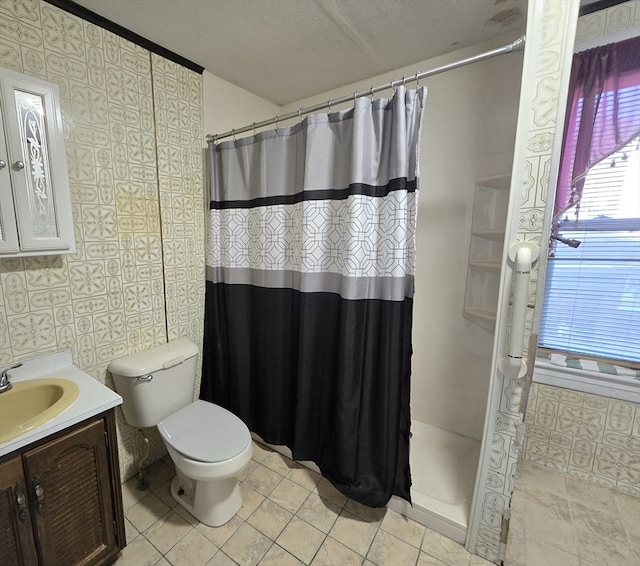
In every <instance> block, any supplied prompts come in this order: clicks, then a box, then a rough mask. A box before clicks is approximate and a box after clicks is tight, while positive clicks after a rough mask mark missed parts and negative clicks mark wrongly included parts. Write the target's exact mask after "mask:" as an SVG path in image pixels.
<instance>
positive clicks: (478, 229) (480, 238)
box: [462, 175, 511, 332]
mask: <svg viewBox="0 0 640 566" xmlns="http://www.w3.org/2000/svg"><path fill="white" fill-rule="evenodd" d="M510 183H511V179H510V176H509V175H495V176H492V177H482V178H478V179H476V187H475V196H474V200H473V218H472V223H471V242H470V244H469V263H468V269H467V288H466V292H465V298H464V308H463V311H462V314H463V316H464V317H465V318H467V319H469V320H471V321H473V322H475V323H476V324H479V325H480V326H482V327H483V328H485V329H487V330H489V331H490V332H493V330H494V329H495V323H496V312H497V309H498V289H499V287H500V269H501V267H502V248H503V246H504V236H505V226H506V221H507V207H508V205H509V186H510Z"/></svg>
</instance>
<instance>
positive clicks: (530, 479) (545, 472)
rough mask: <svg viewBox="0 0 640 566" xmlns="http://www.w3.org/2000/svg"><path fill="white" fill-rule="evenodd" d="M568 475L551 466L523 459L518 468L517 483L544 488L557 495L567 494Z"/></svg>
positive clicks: (564, 495)
mask: <svg viewBox="0 0 640 566" xmlns="http://www.w3.org/2000/svg"><path fill="white" fill-rule="evenodd" d="M567 477H568V476H567V475H566V474H563V473H561V472H558V471H556V470H552V469H551V468H546V467H545V466H540V465H538V464H534V463H533V462H529V461H526V460H525V461H521V462H519V463H518V467H517V468H516V485H517V486H518V487H519V488H520V489H522V488H523V487H524V486H528V487H532V488H535V489H543V490H544V491H548V492H550V493H553V494H555V495H560V496H562V497H566V496H567V484H566V478H567Z"/></svg>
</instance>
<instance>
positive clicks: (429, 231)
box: [205, 35, 522, 440]
mask: <svg viewBox="0 0 640 566" xmlns="http://www.w3.org/2000/svg"><path fill="white" fill-rule="evenodd" d="M516 37H517V36H516V35H505V36H503V37H500V38H498V39H495V40H493V41H491V42H487V43H483V44H479V45H476V46H474V47H472V48H466V49H462V50H457V51H452V52H451V53H448V54H447V55H444V56H440V57H437V58H434V59H430V60H426V61H422V62H420V63H417V64H416V65H413V66H412V67H410V68H409V67H407V68H404V69H397V70H395V71H392V72H390V73H388V74H385V75H381V76H377V77H372V78H371V79H370V80H368V81H366V82H358V83H354V84H351V85H347V86H345V87H343V88H340V89H337V90H335V91H330V92H326V93H323V94H321V95H318V96H315V97H312V98H309V99H306V100H301V101H298V102H296V103H294V104H290V105H288V106H285V107H284V108H282V110H281V112H282V113H286V112H293V111H295V110H297V109H298V108H299V107H301V106H310V105H312V104H316V103H319V102H322V101H327V100H328V99H330V98H337V97H338V96H342V95H344V94H345V92H353V91H362V90H366V89H368V88H369V87H370V86H377V85H380V84H384V83H387V82H389V81H391V80H397V79H398V78H401V77H402V76H403V75H404V76H413V75H415V73H416V72H418V71H425V70H429V69H432V68H435V67H439V66H441V65H445V64H447V63H450V62H453V61H457V60H459V59H464V58H467V57H471V56H473V55H476V54H478V53H481V52H484V51H487V50H490V49H494V48H497V47H501V46H503V45H506V44H507V43H510V42H511V41H513V40H514V39H516ZM521 65H522V54H521V53H513V54H509V55H503V56H500V57H496V58H494V59H490V60H487V61H484V62H482V63H476V64H473V65H470V66H467V67H463V68H460V69H457V70H455V71H450V72H447V73H444V74H440V75H436V76H433V77H430V78H428V79H426V80H425V81H423V82H422V83H421V84H424V85H426V86H427V89H428V94H427V104H426V110H425V114H424V122H423V130H422V132H423V133H422V140H421V161H420V168H421V181H420V182H421V185H420V197H419V198H420V201H419V202H420V204H419V212H418V241H417V273H416V292H415V306H414V332H413V345H414V355H413V374H412V400H411V410H412V418H413V419H414V420H418V421H421V422H425V423H428V424H430V425H433V426H436V427H439V428H444V429H447V430H450V431H453V432H456V433H458V434H462V435H464V436H468V437H471V438H475V439H478V440H479V439H480V438H481V435H482V429H483V426H484V422H483V420H484V412H485V406H486V400H487V390H488V384H489V375H490V365H491V352H492V347H493V334H492V333H490V332H488V331H487V330H485V329H483V328H481V327H480V326H478V325H477V324H475V323H473V322H471V321H469V320H467V319H466V318H463V317H462V306H463V298H464V293H465V285H466V271H467V260H468V254H469V240H470V231H471V212H472V206H473V197H474V184H475V179H476V177H479V176H486V175H495V174H500V173H508V172H510V170H511V159H512V153H513V142H514V136H515V126H516V117H517V111H518V109H517V105H518V95H519V87H520V74H521ZM408 86H410V87H413V84H410V85H408ZM390 94H391V93H390V91H389V92H388V93H381V96H390ZM205 108H206V100H205ZM336 109H337V108H335V107H334V108H333V109H332V110H333V111H335V110H336ZM244 122H246V120H245V121H244ZM244 122H243V123H244Z"/></svg>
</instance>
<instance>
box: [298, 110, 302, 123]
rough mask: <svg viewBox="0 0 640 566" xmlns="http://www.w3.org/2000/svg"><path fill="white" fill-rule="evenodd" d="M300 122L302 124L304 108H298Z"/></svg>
mask: <svg viewBox="0 0 640 566" xmlns="http://www.w3.org/2000/svg"><path fill="white" fill-rule="evenodd" d="M298 120H300V121H301V122H302V108H298Z"/></svg>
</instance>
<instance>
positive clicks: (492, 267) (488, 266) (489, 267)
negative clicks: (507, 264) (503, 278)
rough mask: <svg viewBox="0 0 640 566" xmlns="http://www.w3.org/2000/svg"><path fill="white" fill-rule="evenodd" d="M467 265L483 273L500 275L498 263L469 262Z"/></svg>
mask: <svg viewBox="0 0 640 566" xmlns="http://www.w3.org/2000/svg"><path fill="white" fill-rule="evenodd" d="M469 265H470V266H471V267H475V268H476V269H484V270H485V271H490V272H492V273H500V268H501V265H500V264H499V263H498V262H493V261H473V260H472V261H469Z"/></svg>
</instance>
